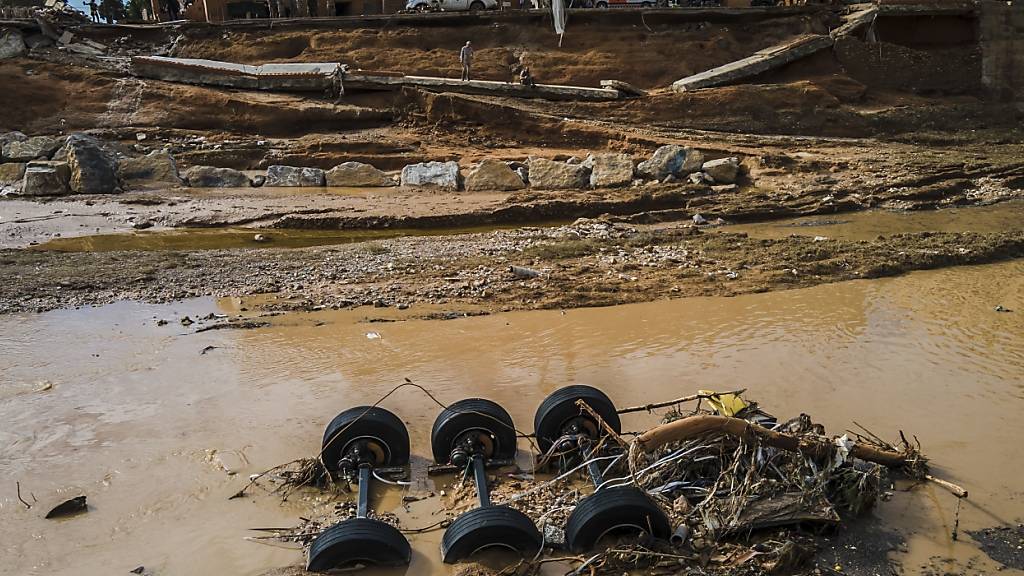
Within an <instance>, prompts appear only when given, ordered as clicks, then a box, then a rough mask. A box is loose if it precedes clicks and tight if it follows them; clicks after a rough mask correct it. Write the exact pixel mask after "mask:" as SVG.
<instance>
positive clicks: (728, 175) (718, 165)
mask: <svg viewBox="0 0 1024 576" xmlns="http://www.w3.org/2000/svg"><path fill="white" fill-rule="evenodd" d="M701 170H702V171H703V172H704V173H705V174H707V175H708V176H710V177H711V179H712V180H714V181H715V183H716V184H732V183H733V182H735V181H736V176H737V175H738V174H739V172H740V159H739V158H736V157H735V156H733V157H730V158H719V159H718V160H710V161H708V162H705V163H704V166H702V167H701Z"/></svg>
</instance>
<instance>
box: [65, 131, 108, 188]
mask: <svg viewBox="0 0 1024 576" xmlns="http://www.w3.org/2000/svg"><path fill="white" fill-rule="evenodd" d="M64 150H65V152H66V154H67V162H68V166H70V167H71V190H72V191H73V192H76V193H78V194H111V193H114V192H118V191H120V187H119V181H118V178H117V160H116V159H115V158H114V156H113V154H110V153H109V152H107V151H106V150H104V149H103V148H102V147H101V146H100V143H99V141H98V140H97V139H96V138H93V137H92V136H86V135H84V134H72V135H71V136H68V140H67V142H66V143H65V144H64Z"/></svg>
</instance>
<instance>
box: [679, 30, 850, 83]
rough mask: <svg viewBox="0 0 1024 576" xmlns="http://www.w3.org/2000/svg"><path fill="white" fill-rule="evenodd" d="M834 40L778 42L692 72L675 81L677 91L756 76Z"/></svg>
mask: <svg viewBox="0 0 1024 576" xmlns="http://www.w3.org/2000/svg"><path fill="white" fill-rule="evenodd" d="M833 42H834V40H833V39H832V37H831V36H817V35H815V36H802V37H800V38H797V39H796V40H791V41H789V42H786V43H784V44H779V45H778V46H772V47H771V48H765V49H764V50H761V51H759V52H757V53H755V54H754V55H752V56H748V57H747V58H743V59H742V60H736V61H735V62H730V63H728V64H725V65H723V66H719V67H718V68H712V69H711V70H706V71H704V72H701V73H699V74H694V75H693V76H687V77H686V78H683V79H681V80H676V81H675V82H673V83H672V89H673V90H675V91H676V92H687V91H690V90H698V89H700V88H711V87H713V86H721V85H723V84H729V83H731V82H735V81H737V80H742V79H744V78H750V77H752V76H756V75H758V74H761V73H763V72H767V71H768V70H772V69H775V68H778V67H780V66H783V65H785V64H789V63H790V62H793V61H795V60H799V59H800V58H803V57H805V56H810V55H811V54H814V53H815V52H819V51H821V50H824V49H826V48H831V47H832V44H833Z"/></svg>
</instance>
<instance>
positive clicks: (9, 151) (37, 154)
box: [3, 136, 61, 162]
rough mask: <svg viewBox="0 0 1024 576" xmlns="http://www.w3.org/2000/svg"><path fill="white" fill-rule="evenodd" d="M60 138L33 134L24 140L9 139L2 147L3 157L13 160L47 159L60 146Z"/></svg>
mask: <svg viewBox="0 0 1024 576" xmlns="http://www.w3.org/2000/svg"><path fill="white" fill-rule="evenodd" d="M60 145H61V139H60V138H54V137H52V136H33V137H31V138H26V139H24V140H17V139H15V140H11V141H10V142H6V143H5V144H4V148H3V154H4V159H6V160H13V161H15V162H28V161H29V160H49V159H50V157H51V156H53V153H54V152H56V151H57V149H58V148H60Z"/></svg>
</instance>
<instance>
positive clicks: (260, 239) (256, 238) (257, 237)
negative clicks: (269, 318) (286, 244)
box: [252, 234, 270, 242]
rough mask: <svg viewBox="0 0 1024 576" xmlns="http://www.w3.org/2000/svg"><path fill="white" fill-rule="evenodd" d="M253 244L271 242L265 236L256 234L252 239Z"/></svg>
mask: <svg viewBox="0 0 1024 576" xmlns="http://www.w3.org/2000/svg"><path fill="white" fill-rule="evenodd" d="M252 241H253V242H270V238H267V237H266V236H264V235H263V234H256V235H255V236H253V237H252Z"/></svg>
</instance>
